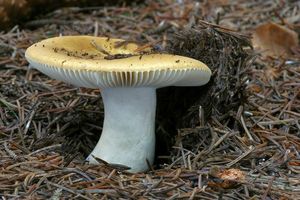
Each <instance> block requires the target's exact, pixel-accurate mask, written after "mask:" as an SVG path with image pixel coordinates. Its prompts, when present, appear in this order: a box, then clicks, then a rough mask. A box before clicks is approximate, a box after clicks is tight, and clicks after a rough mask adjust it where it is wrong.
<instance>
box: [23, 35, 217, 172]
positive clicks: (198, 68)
mask: <svg viewBox="0 0 300 200" xmlns="http://www.w3.org/2000/svg"><path fill="white" fill-rule="evenodd" d="M122 43H124V44H122ZM138 48H139V46H138V45H137V44H135V43H127V44H126V42H124V41H123V40H120V39H111V38H104V37H92V36H62V37H55V38H50V39H46V40H43V41H41V42H38V43H36V44H34V45H32V46H31V47H29V48H28V49H27V50H26V53H25V56H26V59H27V60H28V61H29V63H30V64H31V66H33V67H34V68H36V69H38V70H39V71H41V72H43V73H44V74H46V75H48V76H50V77H51V78H54V79H58V80H61V81H64V82H67V83H70V84H73V85H75V86H80V87H87V88H100V90H101V95H102V98H103V103H104V116H105V117H104V124H103V131H102V134H101V137H100V140H99V142H98V143H97V145H96V147H95V148H94V150H93V151H92V153H91V155H93V156H95V157H98V158H101V159H102V160H104V161H106V162H108V163H114V164H121V165H125V166H128V167H130V168H131V169H130V170H129V171H130V172H141V171H146V170H147V169H148V164H147V162H146V160H148V162H149V163H150V164H152V163H153V160H154V149H155V127H154V126H155V111H156V89H157V88H161V87H167V86H201V85H204V84H206V83H207V82H208V81H209V79H210V76H211V71H210V69H209V68H208V67H207V66H206V65H205V64H203V63H202V62H200V61H198V60H195V59H191V58H188V57H183V56H177V55H170V54H160V53H149V54H144V55H138V53H137V49H138ZM91 155H90V156H89V157H88V158H87V160H88V161H89V162H90V163H97V161H96V160H95V159H94V158H93V156H91Z"/></svg>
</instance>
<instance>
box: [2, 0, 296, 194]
mask: <svg viewBox="0 0 300 200" xmlns="http://www.w3.org/2000/svg"><path fill="white" fill-rule="evenodd" d="M208 7H209V8H210V9H208ZM212 8H213V9H212ZM254 8H255V9H254ZM299 8H300V7H299V4H298V3H297V2H294V1H289V2H283V1H278V2H277V1H276V2H274V1H271V0H267V1H262V0H261V1H255V2H254V1H246V0H241V1H230V0H229V1H211V2H210V3H201V2H195V1H189V0H188V1H185V3H182V2H181V1H176V2H171V3H170V1H167V0H165V1H159V2H155V1H149V2H146V3H144V4H141V5H136V6H131V7H130V6H111V7H105V8H101V9H100V8H65V9H60V10H57V11H55V12H51V13H49V14H46V15H45V16H42V17H43V19H36V20H41V21H40V22H43V23H37V24H35V27H36V29H34V30H28V29H21V28H20V27H19V26H15V27H13V28H12V29H11V30H10V31H8V32H1V33H0V47H1V50H0V157H1V159H0V196H2V197H3V198H5V199H25V198H27V199H72V198H79V199H101V198H102V199H261V198H262V199H300V181H299V174H300V169H299V166H300V156H299V155H300V153H299V152H300V134H299V132H300V125H299V124H300V120H299V119H300V114H299V113H300V106H299V105H300V101H299V99H300V98H299V95H300V94H299V86H300V85H299V82H300V61H299V57H297V54H295V55H294V56H293V57H288V58H286V59H285V60H282V59H279V58H276V57H275V58H260V57H259V56H258V55H256V56H255V58H256V59H255V60H254V59H251V58H253V57H252V53H249V52H250V51H251V47H250V45H249V43H248V41H249V40H248V37H245V36H244V34H246V35H247V34H249V33H250V32H251V31H252V30H254V27H255V26H257V25H258V24H262V23H264V22H267V21H270V20H273V21H274V23H280V22H282V20H284V21H286V22H288V23H289V24H293V25H294V26H295V27H297V26H296V25H297V24H299V22H300V20H299V15H300V14H299V10H300V9H299ZM50 18H51V19H55V20H60V21H61V22H63V21H64V22H70V21H71V22H72V23H55V20H53V21H51V20H48V21H47V20H46V19H50ZM203 19H204V20H205V21H209V23H208V22H204V21H203ZM43 20H45V21H43ZM29 23H30V22H29ZM224 27H227V28H224ZM231 29H233V30H235V31H232V30H231ZM296 30H297V28H296ZM60 34H61V35H78V34H88V35H95V36H109V37H110V38H122V39H124V40H126V41H127V43H130V42H132V41H134V42H136V43H138V44H144V45H141V48H140V50H144V49H145V48H148V47H154V48H155V49H157V50H158V51H166V49H168V50H169V51H170V49H172V52H173V53H175V52H176V53H178V54H181V55H188V56H190V57H194V58H196V59H201V60H203V61H205V62H206V64H207V65H208V66H210V67H211V68H212V70H213V71H214V82H211V83H210V85H209V86H208V88H207V89H206V90H209V88H213V84H215V89H214V90H213V91H214V92H211V94H212V95H211V96H208V95H206V97H207V99H208V100H207V102H211V103H210V106H209V107H208V108H209V109H208V110H207V107H206V106H205V105H204V104H203V100H201V98H200V97H201V95H200V94H201V92H203V90H204V88H194V89H191V88H190V89H186V88H176V90H177V91H174V90H173V89H174V88H171V89H170V88H169V89H164V91H163V90H159V91H158V104H160V103H161V102H163V101H165V102H168V103H167V104H161V105H163V106H164V109H163V110H164V112H166V111H168V112H167V113H165V114H163V113H162V112H161V110H162V109H161V110H160V109H159V108H158V117H157V122H156V125H157V131H156V132H157V133H158V135H157V137H158V140H157V141H158V146H157V155H158V158H157V159H156V163H155V166H153V168H154V169H153V170H152V171H150V172H148V173H138V174H130V173H126V172H124V171H122V170H119V168H118V167H116V166H115V165H109V164H107V163H100V164H99V165H88V164H87V163H85V157H86V156H87V155H88V154H89V153H90V151H91V149H92V148H93V147H94V145H95V144H96V141H98V138H99V133H100V132H101V129H102V127H101V126H102V121H103V106H102V103H101V98H100V92H99V90H94V89H86V88H75V87H73V86H70V85H67V84H64V83H62V82H60V81H57V80H52V79H50V78H49V77H46V76H44V75H43V74H41V73H39V72H38V71H36V70H34V69H31V68H30V67H28V63H27V61H26V60H25V58H24V52H25V49H26V48H27V47H29V46H30V45H31V44H33V43H34V42H37V41H40V40H41V39H44V38H48V37H53V36H58V35H60ZM189 37H190V38H189ZM172 38H173V39H172ZM191 38H192V40H191ZM224 38H225V39H224ZM203 40H204V41H203ZM195 41H197V43H195ZM193 42H194V43H193ZM120 45H121V44H120ZM122 45H126V44H125V43H124V44H122ZM180 45H183V46H180ZM170 47H172V48H170ZM224 47H226V48H224ZM176 50H177V51H176ZM214 51H215V52H214ZM137 53H140V52H137ZM222 70H224V71H222ZM224 74H225V77H224V76H222V75H224ZM223 83H226V84H223ZM216 86H217V87H216ZM166 90H173V91H170V93H167V92H168V91H166ZM162 93H165V94H172V95H171V96H167V97H166V96H163V95H162ZM218 96H219V98H220V99H223V103H220V102H219V103H217V104H212V102H214V103H216V102H218V100H217V99H218V98H217V97H218ZM201 102H202V103H201ZM210 111H211V112H210ZM204 116H206V117H204ZM166 141H168V142H166ZM228 172H230V173H228ZM232 172H234V173H232ZM228 174H234V175H237V176H236V178H235V179H234V180H230V181H228V176H225V175H228Z"/></svg>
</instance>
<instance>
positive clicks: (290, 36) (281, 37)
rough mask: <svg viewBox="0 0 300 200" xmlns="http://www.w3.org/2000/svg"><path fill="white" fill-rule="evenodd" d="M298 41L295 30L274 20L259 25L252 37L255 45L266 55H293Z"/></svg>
mask: <svg viewBox="0 0 300 200" xmlns="http://www.w3.org/2000/svg"><path fill="white" fill-rule="evenodd" d="M298 42H299V41H298V34H297V33H296V32H295V31H293V30H291V29H289V28H287V27H284V26H281V25H278V24H275V23H272V22H269V23H266V24H263V25H260V26H258V27H257V28H256V29H255V31H254V33H253V38H252V44H253V47H254V48H255V49H259V50H263V55H265V56H288V55H291V54H292V48H295V47H296V46H298Z"/></svg>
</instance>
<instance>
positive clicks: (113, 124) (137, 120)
mask: <svg viewBox="0 0 300 200" xmlns="http://www.w3.org/2000/svg"><path fill="white" fill-rule="evenodd" d="M101 95H102V99H103V103H104V124H103V130H102V135H101V138H100V140H99V142H98V143H97V145H96V147H95V149H94V150H93V151H92V153H91V155H94V156H95V157H98V158H101V159H102V160H105V161H106V162H108V163H113V164H121V165H125V166H128V167H130V168H131V170H129V171H130V172H142V171H146V170H147V169H148V168H149V167H148V165H147V162H146V160H148V161H149V163H150V164H152V163H153V160H154V150H155V130H154V129H155V110H156V91H155V88H106V89H103V90H101ZM91 155H90V156H89V157H88V160H89V162H90V163H97V161H95V160H94V159H93V158H92V156H91Z"/></svg>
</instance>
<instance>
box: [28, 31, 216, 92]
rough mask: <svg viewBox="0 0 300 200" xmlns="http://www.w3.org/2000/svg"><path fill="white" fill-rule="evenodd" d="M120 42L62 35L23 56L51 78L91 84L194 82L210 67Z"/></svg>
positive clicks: (206, 77)
mask: <svg viewBox="0 0 300 200" xmlns="http://www.w3.org/2000/svg"><path fill="white" fill-rule="evenodd" d="M123 42H124V40H120V39H111V38H105V37H93V36H62V37H55V38H50V39H46V40H43V41H41V42H38V43H36V44H33V45H32V46H30V47H29V48H28V49H27V50H26V53H25V56H26V59H27V60H28V61H29V63H30V64H31V65H32V66H33V67H35V68H37V69H38V70H40V71H41V72H43V73H45V74H47V75H48V76H50V77H52V78H55V79H59V80H62V81H65V82H68V83H71V84H74V85H77V86H84V87H91V88H106V87H165V86H169V85H177V86H197V85H204V84H205V83H207V82H208V81H209V79H210V76H211V71H210V69H209V68H208V67H207V66H206V65H205V64H203V63H202V62H200V61H198V60H195V59H192V58H188V57H183V56H177V55H170V54H157V53H156V54H151V53H149V54H144V55H139V53H138V52H137V51H136V50H137V49H138V48H139V46H138V45H137V44H135V43H127V44H125V43H124V44H122V43H123ZM126 54H127V55H128V56H126ZM124 55H125V56H124Z"/></svg>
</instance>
